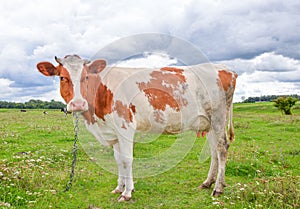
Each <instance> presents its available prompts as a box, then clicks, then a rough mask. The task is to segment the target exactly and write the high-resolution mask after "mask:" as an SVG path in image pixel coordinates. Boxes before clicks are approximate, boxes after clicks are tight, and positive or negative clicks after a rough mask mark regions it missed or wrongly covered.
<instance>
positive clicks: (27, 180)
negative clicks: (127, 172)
mask: <svg viewBox="0 0 300 209" xmlns="http://www.w3.org/2000/svg"><path fill="white" fill-rule="evenodd" d="M48 113H49V114H48V115H44V114H43V110H28V112H26V113H21V112H20V111H19V110H7V109H0V208H22V209H23V208H72V209H73V208H95V209H96V208H264V209H265V208H300V169H299V162H300V103H299V102H298V104H297V107H296V108H295V109H294V115H293V116H292V117H291V116H283V115H281V113H280V112H279V111H278V110H277V109H275V108H274V107H273V106H272V103H255V104H235V105H234V125H235V132H236V139H235V142H234V143H233V144H232V145H231V146H230V149H229V156H228V162H227V170H226V182H227V184H228V186H227V187H226V188H225V193H224V194H223V195H222V196H221V197H219V198H214V197H211V196H210V194H211V192H212V189H209V190H199V189H198V188H197V187H198V186H199V185H200V184H201V183H202V181H203V180H205V178H206V175H207V172H208V169H209V160H208V161H205V162H202V163H200V162H199V159H198V158H199V154H200V152H201V149H202V147H203V146H204V144H205V139H204V138H198V139H195V140H194V141H193V143H194V144H193V146H192V148H191V151H189V152H188V154H187V155H186V156H185V157H184V159H183V160H182V161H181V162H180V163H179V164H178V165H177V166H175V167H173V168H171V169H170V170H168V171H166V172H164V173H162V174H159V175H155V176H153V177H147V178H136V179H135V180H134V182H135V192H134V193H133V198H132V200H130V201H129V202H125V203H117V197H118V196H116V195H114V194H111V193H110V191H111V190H113V189H114V188H115V186H116V182H117V176H116V175H114V174H111V173H110V172H108V171H106V170H105V169H103V168H101V166H99V165H98V164H97V163H95V162H94V161H93V160H92V159H91V158H90V157H89V156H88V155H87V154H86V152H85V151H84V150H83V147H82V146H81V145H80V143H79V150H78V158H77V165H76V170H75V178H74V182H73V186H72V188H71V190H70V191H68V192H64V188H65V185H66V183H67V181H68V178H69V172H70V168H71V167H70V166H71V161H72V146H73V135H74V131H73V119H72V116H70V115H68V116H67V117H65V116H64V114H63V113H61V112H60V111H54V110H49V111H48ZM175 139H176V138H175V137H173V136H168V135H162V136H161V137H160V140H155V141H152V142H149V143H137V144H135V152H134V155H135V157H137V156H139V157H147V156H149V155H151V152H153V153H156V152H158V151H159V152H161V151H162V150H164V149H166V148H168V147H170V146H171V145H172V143H173V142H174V140H175ZM79 140H82V139H79Z"/></svg>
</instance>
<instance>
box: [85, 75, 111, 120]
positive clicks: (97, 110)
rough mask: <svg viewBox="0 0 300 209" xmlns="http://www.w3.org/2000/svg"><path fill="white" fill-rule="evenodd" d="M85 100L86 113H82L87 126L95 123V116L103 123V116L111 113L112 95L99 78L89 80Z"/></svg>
mask: <svg viewBox="0 0 300 209" xmlns="http://www.w3.org/2000/svg"><path fill="white" fill-rule="evenodd" d="M86 97H87V98H86V100H87V102H88V105H89V109H88V111H86V112H84V113H82V115H83V117H84V119H85V120H86V122H87V123H88V124H90V123H92V124H94V123H96V122H97V121H96V119H95V115H96V116H97V117H98V118H100V119H101V120H103V121H105V115H107V114H110V113H111V112H112V106H113V93H112V92H111V90H110V89H108V87H107V86H106V85H105V84H104V83H103V82H102V81H101V78H100V77H99V76H95V77H91V78H89V83H88V92H87V95H86Z"/></svg>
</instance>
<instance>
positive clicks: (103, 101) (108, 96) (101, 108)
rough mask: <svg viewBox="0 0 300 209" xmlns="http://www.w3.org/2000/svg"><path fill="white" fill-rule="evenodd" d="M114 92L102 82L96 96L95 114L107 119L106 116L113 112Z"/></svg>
mask: <svg viewBox="0 0 300 209" xmlns="http://www.w3.org/2000/svg"><path fill="white" fill-rule="evenodd" d="M112 106H113V93H112V92H111V90H110V89H108V88H107V86H105V85H104V84H103V83H102V82H100V84H99V87H98V89H97V93H96V97H95V114H96V115H97V116H98V117H99V118H101V119H102V120H103V121H105V119H104V116H105V115H107V114H110V113H112V111H113V109H112Z"/></svg>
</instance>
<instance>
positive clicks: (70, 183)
mask: <svg viewBox="0 0 300 209" xmlns="http://www.w3.org/2000/svg"><path fill="white" fill-rule="evenodd" d="M73 117H74V118H75V127H74V145H73V152H72V153H73V160H72V168H71V172H70V179H69V182H68V183H67V185H66V190H65V191H69V190H70V188H71V186H72V182H73V177H74V170H75V165H76V158H77V156H76V155H77V150H78V147H77V144H76V142H77V140H78V132H79V117H78V114H77V113H73Z"/></svg>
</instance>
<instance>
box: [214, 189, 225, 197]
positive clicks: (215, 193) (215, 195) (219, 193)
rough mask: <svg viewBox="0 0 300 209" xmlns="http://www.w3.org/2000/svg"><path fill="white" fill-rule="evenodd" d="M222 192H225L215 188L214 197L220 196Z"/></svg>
mask: <svg viewBox="0 0 300 209" xmlns="http://www.w3.org/2000/svg"><path fill="white" fill-rule="evenodd" d="M222 193H223V192H218V191H216V190H214V191H213V192H212V194H211V195H212V196H214V197H220V196H221V194H222Z"/></svg>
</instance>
